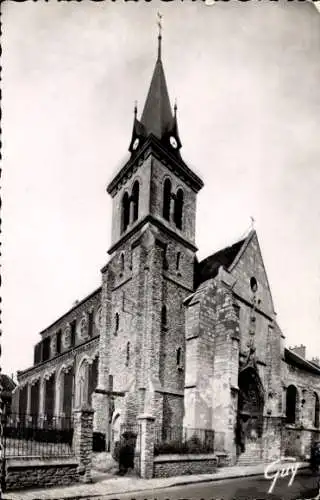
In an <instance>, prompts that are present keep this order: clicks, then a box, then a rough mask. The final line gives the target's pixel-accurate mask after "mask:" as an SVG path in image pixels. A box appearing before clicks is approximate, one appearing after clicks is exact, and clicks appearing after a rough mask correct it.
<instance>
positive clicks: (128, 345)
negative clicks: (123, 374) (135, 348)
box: [126, 342, 130, 366]
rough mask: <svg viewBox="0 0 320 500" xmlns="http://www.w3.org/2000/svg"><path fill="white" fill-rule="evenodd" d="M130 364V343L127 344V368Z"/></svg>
mask: <svg viewBox="0 0 320 500" xmlns="http://www.w3.org/2000/svg"><path fill="white" fill-rule="evenodd" d="M129 363H130V342H127V354H126V366H129Z"/></svg>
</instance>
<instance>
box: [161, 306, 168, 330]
mask: <svg viewBox="0 0 320 500" xmlns="http://www.w3.org/2000/svg"><path fill="white" fill-rule="evenodd" d="M161 326H162V327H165V326H167V308H166V306H162V309H161Z"/></svg>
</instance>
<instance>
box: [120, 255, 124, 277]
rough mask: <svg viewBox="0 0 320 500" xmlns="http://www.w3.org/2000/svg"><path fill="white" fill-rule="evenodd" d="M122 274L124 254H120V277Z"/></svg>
mask: <svg viewBox="0 0 320 500" xmlns="http://www.w3.org/2000/svg"><path fill="white" fill-rule="evenodd" d="M123 273H124V254H123V253H121V254H120V276H122V274H123Z"/></svg>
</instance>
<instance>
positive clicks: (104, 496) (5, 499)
mask: <svg viewBox="0 0 320 500" xmlns="http://www.w3.org/2000/svg"><path fill="white" fill-rule="evenodd" d="M308 468H309V465H307V464H305V465H302V466H301V467H300V470H302V469H308ZM262 475H263V471H260V472H251V473H250V472H249V473H243V474H239V473H235V474H234V475H230V476H225V477H215V476H213V477H210V478H209V477H208V478H203V479H201V478H200V479H197V480H191V479H190V480H186V481H182V482H177V483H172V484H169V485H166V486H157V487H156V488H152V486H150V489H152V490H164V489H166V488H173V487H177V486H187V485H188V484H201V483H212V482H216V481H226V480H228V479H240V478H244V477H254V476H262ZM146 489H147V488H142V489H136V490H123V491H117V492H110V493H102V494H101V493H93V494H91V495H90V494H89V495H88V493H83V494H80V495H76V496H72V497H55V498H50V499H48V500H83V499H85V500H88V499H91V498H100V499H101V500H104V499H107V498H109V497H110V496H113V497H114V499H117V496H118V495H126V494H128V493H132V494H137V493H141V492H143V491H146ZM148 489H149V488H148ZM9 495H10V494H9ZM2 500H12V499H11V498H10V497H2ZM33 500H43V499H41V498H37V497H34V498H33Z"/></svg>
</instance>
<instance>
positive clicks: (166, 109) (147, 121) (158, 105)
mask: <svg viewBox="0 0 320 500" xmlns="http://www.w3.org/2000/svg"><path fill="white" fill-rule="evenodd" d="M158 19H159V21H158V27H159V35H158V58H157V61H156V65H155V68H154V71H153V75H152V79H151V84H150V87H149V92H148V95H147V99H146V102H145V105H144V108H143V112H142V116H141V123H142V124H143V126H144V127H145V130H146V133H147V134H150V133H152V134H154V135H155V136H156V137H158V139H162V137H163V136H164V134H165V133H166V132H168V130H169V129H170V127H171V125H172V121H173V115H172V109H171V105H170V99H169V94H168V89H167V83H166V78H165V74H164V70H163V66H162V61H161V43H162V34H161V33H162V24H161V19H162V15H161V14H159V13H158Z"/></svg>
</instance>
